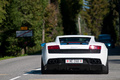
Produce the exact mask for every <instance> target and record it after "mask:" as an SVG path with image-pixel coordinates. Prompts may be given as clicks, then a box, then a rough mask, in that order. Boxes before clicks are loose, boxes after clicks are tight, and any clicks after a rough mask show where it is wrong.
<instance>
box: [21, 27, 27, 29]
mask: <svg viewBox="0 0 120 80" xmlns="http://www.w3.org/2000/svg"><path fill="white" fill-rule="evenodd" d="M20 29H21V30H28V27H21V28H20Z"/></svg>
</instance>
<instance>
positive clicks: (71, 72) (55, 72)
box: [25, 70, 101, 75]
mask: <svg viewBox="0 0 120 80" xmlns="http://www.w3.org/2000/svg"><path fill="white" fill-rule="evenodd" d="M25 74H35V75H42V72H41V70H32V71H29V72H26V73H25ZM45 74H101V73H100V72H97V71H95V72H94V71H79V72H78V71H51V72H47V73H45Z"/></svg>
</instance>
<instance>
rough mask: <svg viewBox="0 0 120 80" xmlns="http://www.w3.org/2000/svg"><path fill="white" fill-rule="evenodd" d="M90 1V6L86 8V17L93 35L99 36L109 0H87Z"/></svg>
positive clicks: (84, 12)
mask: <svg viewBox="0 0 120 80" xmlns="http://www.w3.org/2000/svg"><path fill="white" fill-rule="evenodd" d="M86 1H88V4H87V5H88V7H86V8H84V11H83V13H82V14H81V15H82V16H84V19H85V21H86V23H87V27H88V28H90V29H91V33H92V35H95V36H96V37H98V35H99V34H100V33H101V29H102V25H103V19H104V17H105V16H106V14H107V13H108V2H107V0H86Z"/></svg>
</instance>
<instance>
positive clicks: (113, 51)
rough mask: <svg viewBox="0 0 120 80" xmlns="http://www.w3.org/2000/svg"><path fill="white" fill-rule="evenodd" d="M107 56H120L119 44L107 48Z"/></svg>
mask: <svg viewBox="0 0 120 80" xmlns="http://www.w3.org/2000/svg"><path fill="white" fill-rule="evenodd" d="M108 55H109V56H120V46H116V47H115V48H108Z"/></svg>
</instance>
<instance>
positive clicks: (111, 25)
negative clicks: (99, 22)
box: [102, 0, 119, 42]
mask: <svg viewBox="0 0 120 80" xmlns="http://www.w3.org/2000/svg"><path fill="white" fill-rule="evenodd" d="M118 4H119V0H109V13H108V14H107V16H106V17H105V18H104V21H103V23H104V24H103V29H102V33H104V34H105V33H106V34H111V36H112V38H113V39H114V41H115V42H116V41H119V12H118V11H119V9H118Z"/></svg>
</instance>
